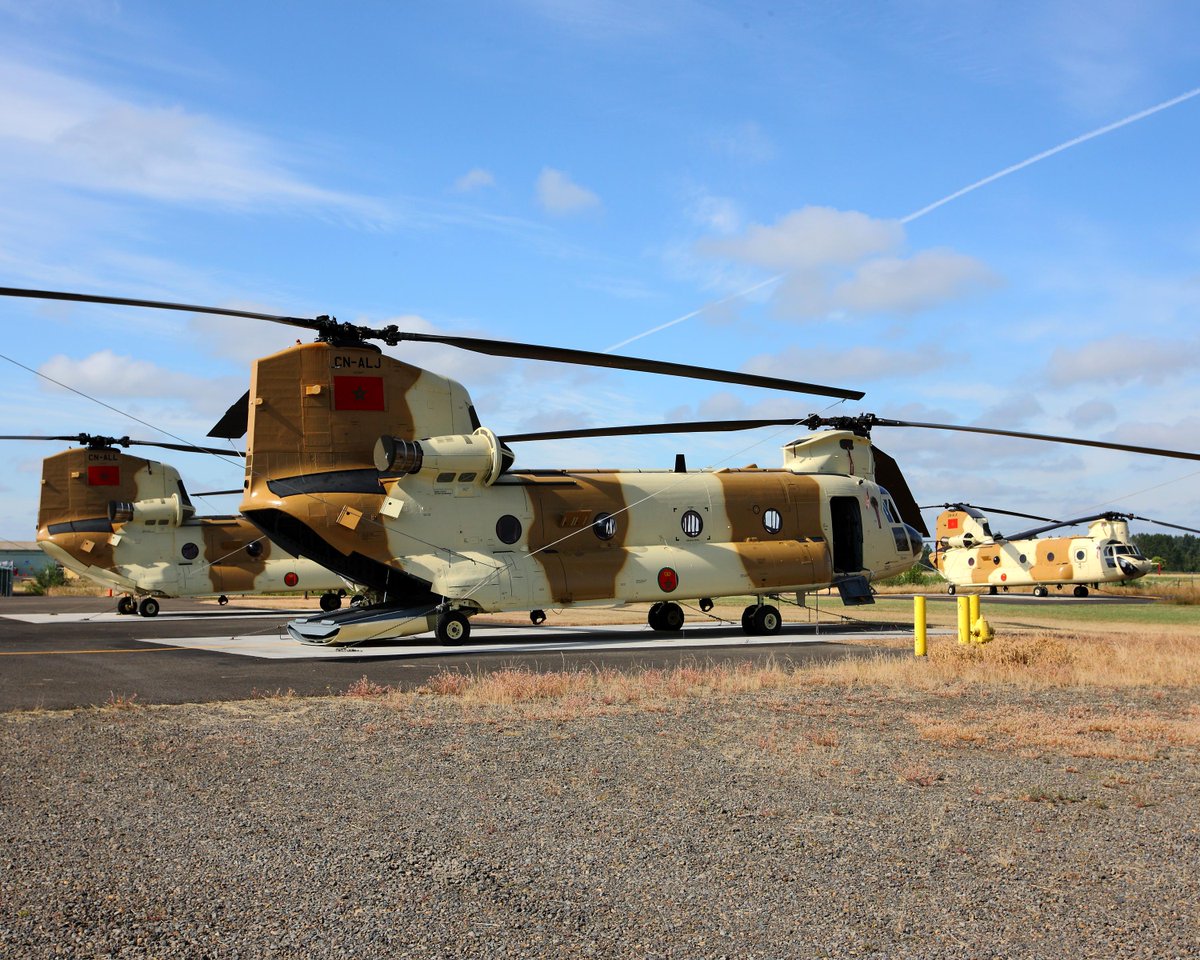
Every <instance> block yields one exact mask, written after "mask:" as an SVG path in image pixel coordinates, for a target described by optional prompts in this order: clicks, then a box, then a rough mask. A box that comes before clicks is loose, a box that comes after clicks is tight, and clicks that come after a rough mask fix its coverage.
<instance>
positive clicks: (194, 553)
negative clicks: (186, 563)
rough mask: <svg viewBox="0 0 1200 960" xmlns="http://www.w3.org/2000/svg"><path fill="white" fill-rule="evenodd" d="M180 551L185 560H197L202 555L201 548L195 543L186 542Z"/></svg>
mask: <svg viewBox="0 0 1200 960" xmlns="http://www.w3.org/2000/svg"><path fill="white" fill-rule="evenodd" d="M179 552H180V553H182V554H183V559H184V560H195V559H196V558H197V557H198V556H200V548H199V547H198V546H196V545H195V544H194V543H185V544H184V545H183V549H182V550H180V551H179Z"/></svg>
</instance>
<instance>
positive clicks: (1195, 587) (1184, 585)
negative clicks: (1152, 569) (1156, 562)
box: [1106, 573, 1200, 606]
mask: <svg viewBox="0 0 1200 960" xmlns="http://www.w3.org/2000/svg"><path fill="white" fill-rule="evenodd" d="M1106 592H1108V593H1112V594H1116V595H1118V596H1125V595H1127V596H1135V597H1160V598H1161V599H1163V600H1166V601H1167V602H1168V603H1177V604H1182V605H1186V606H1195V605H1197V604H1200V577H1196V576H1194V575H1192V574H1186V573H1181V574H1155V575H1152V576H1149V577H1143V578H1141V579H1140V580H1131V581H1130V582H1129V583H1126V584H1121V585H1120V586H1112V587H1108V588H1106Z"/></svg>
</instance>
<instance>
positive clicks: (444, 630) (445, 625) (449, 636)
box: [437, 610, 471, 647]
mask: <svg viewBox="0 0 1200 960" xmlns="http://www.w3.org/2000/svg"><path fill="white" fill-rule="evenodd" d="M470 635H471V624H470V622H469V621H468V620H467V618H466V617H465V616H464V615H463V614H461V613H459V612H458V611H457V610H451V611H450V612H449V613H443V614H442V615H441V616H440V617H438V621H437V638H438V640H439V641H440V642H441V643H443V644H445V645H446V646H448V647H455V646H458V645H459V644H460V643H466V642H467V638H468V637H469V636H470Z"/></svg>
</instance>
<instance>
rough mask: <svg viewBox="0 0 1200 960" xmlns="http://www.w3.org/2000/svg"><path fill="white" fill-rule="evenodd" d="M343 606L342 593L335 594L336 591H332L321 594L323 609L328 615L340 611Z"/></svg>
mask: <svg viewBox="0 0 1200 960" xmlns="http://www.w3.org/2000/svg"><path fill="white" fill-rule="evenodd" d="M341 605H342V595H341V594H340V593H335V592H334V591H332V590H330V591H328V592H326V593H323V594H321V609H322V610H324V611H325V612H326V613H331V612H332V611H334V610H336V609H338V607H340V606H341Z"/></svg>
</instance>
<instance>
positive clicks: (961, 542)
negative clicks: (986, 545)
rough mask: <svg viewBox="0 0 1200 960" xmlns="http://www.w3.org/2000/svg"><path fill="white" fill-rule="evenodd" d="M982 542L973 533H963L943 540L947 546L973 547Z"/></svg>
mask: <svg viewBox="0 0 1200 960" xmlns="http://www.w3.org/2000/svg"><path fill="white" fill-rule="evenodd" d="M982 542H983V541H982V540H980V539H979V538H978V537H976V536H975V534H973V533H964V534H961V535H959V536H957V537H947V538H946V540H945V543H946V546H947V547H974V546H978V545H979V544H980V543H982Z"/></svg>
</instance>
